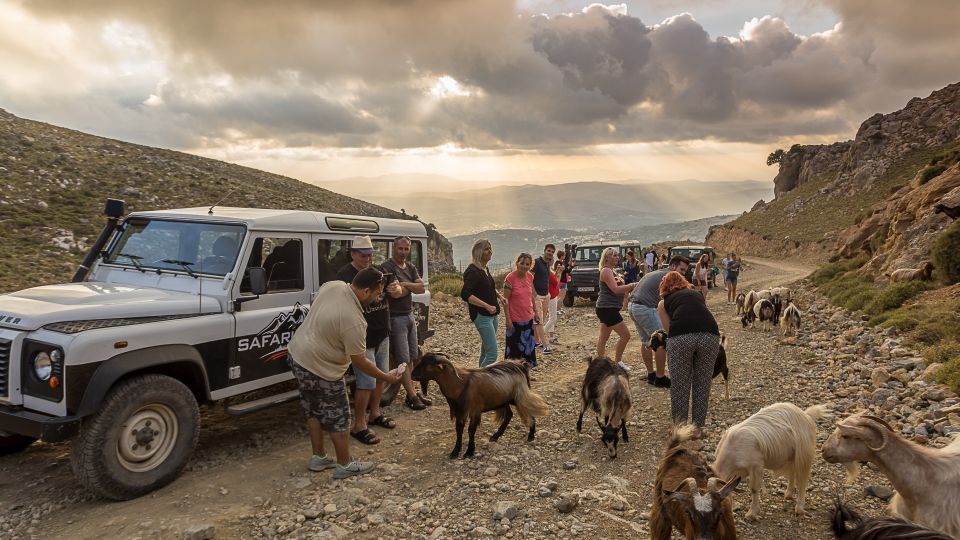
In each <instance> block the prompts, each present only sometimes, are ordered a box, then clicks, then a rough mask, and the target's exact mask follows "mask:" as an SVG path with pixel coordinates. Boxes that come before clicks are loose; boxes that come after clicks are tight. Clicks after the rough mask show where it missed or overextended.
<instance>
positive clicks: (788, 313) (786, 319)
mask: <svg viewBox="0 0 960 540" xmlns="http://www.w3.org/2000/svg"><path fill="white" fill-rule="evenodd" d="M800 315H801V313H800V309H799V308H798V307H797V306H795V305H794V304H793V302H790V304H789V305H788V306H787V309H785V310H783V316H782V317H783V319H782V320H781V322H780V327H781V328H782V329H783V335H785V336H795V335H797V331H798V330H800Z"/></svg>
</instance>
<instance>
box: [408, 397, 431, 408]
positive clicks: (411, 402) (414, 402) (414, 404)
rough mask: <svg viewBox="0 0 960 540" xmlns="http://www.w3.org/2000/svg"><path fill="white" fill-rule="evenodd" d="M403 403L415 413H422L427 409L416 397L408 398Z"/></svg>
mask: <svg viewBox="0 0 960 540" xmlns="http://www.w3.org/2000/svg"><path fill="white" fill-rule="evenodd" d="M404 403H405V404H406V405H407V407H410V408H411V409H413V410H415V411H422V410H424V409H426V408H427V406H426V405H424V404H423V402H422V401H420V399H419V398H417V397H412V398H411V397H408V398H407V399H406V401H405V402H404Z"/></svg>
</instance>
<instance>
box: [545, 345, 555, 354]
mask: <svg viewBox="0 0 960 540" xmlns="http://www.w3.org/2000/svg"><path fill="white" fill-rule="evenodd" d="M552 352H553V349H552V348H550V346H549V345H547V346H546V347H544V348H543V354H550V353H552Z"/></svg>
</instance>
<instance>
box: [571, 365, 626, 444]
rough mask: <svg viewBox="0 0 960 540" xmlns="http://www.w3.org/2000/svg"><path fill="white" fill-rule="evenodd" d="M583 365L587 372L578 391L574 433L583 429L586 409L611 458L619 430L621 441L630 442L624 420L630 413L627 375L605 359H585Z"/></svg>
mask: <svg viewBox="0 0 960 540" xmlns="http://www.w3.org/2000/svg"><path fill="white" fill-rule="evenodd" d="M586 362H587V372H586V373H585V374H584V376H583V386H582V387H581V388H580V399H581V404H582V405H581V407H580V418H578V419H577V433H580V430H581V428H582V427H583V413H584V412H585V411H586V410H587V407H590V408H591V409H593V412H594V414H596V415H597V425H599V426H600V431H601V433H602V435H601V437H600V440H601V441H603V444H604V445H605V446H606V447H607V454H608V455H609V456H610V457H611V458H615V457H617V442H618V441H619V437H618V432H620V431H623V442H629V441H630V439H629V438H628V436H627V417H628V416H629V414H630V379H629V375H628V374H627V372H626V370H624V369H623V368H621V367H620V366H618V365H617V364H615V363H614V362H613V361H612V360H610V359H609V358H599V357H598V358H590V357H587V358H586ZM601 419H603V420H602V422H601Z"/></svg>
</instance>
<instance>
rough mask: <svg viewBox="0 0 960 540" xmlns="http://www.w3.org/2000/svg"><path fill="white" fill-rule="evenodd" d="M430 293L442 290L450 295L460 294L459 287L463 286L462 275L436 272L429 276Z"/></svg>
mask: <svg viewBox="0 0 960 540" xmlns="http://www.w3.org/2000/svg"><path fill="white" fill-rule="evenodd" d="M428 288H429V289H430V294H437V293H438V292H442V293H444V294H449V295H450V296H460V289H462V288H463V276H462V275H460V274H453V273H451V274H438V275H436V276H430V285H429V286H428Z"/></svg>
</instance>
